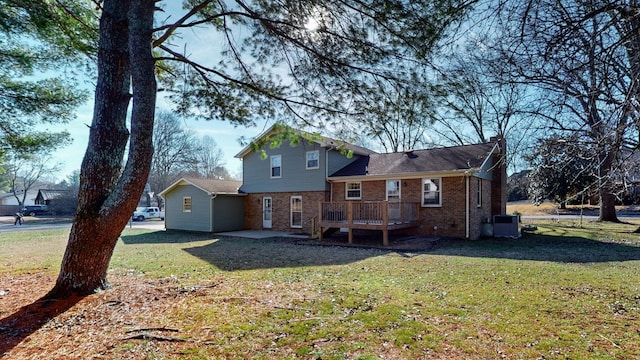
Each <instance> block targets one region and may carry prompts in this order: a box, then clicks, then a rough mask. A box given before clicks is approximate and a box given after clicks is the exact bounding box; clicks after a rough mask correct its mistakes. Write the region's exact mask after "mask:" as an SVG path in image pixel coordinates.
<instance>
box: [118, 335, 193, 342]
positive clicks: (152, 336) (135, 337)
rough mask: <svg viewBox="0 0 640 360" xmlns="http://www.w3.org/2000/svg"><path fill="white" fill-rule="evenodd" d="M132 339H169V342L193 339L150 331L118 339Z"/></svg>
mask: <svg viewBox="0 0 640 360" xmlns="http://www.w3.org/2000/svg"><path fill="white" fill-rule="evenodd" d="M134 339H140V340H156V341H170V342H191V341H193V340H190V339H181V338H177V337H172V336H162V335H154V334H150V333H140V334H135V335H131V336H127V337H125V338H122V339H120V341H126V340H134Z"/></svg>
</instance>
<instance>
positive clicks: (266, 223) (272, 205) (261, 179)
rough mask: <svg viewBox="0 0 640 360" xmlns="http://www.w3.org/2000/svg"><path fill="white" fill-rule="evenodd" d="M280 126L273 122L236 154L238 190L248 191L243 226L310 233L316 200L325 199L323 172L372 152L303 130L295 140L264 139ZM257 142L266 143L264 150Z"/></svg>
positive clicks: (327, 194) (327, 187)
mask: <svg viewBox="0 0 640 360" xmlns="http://www.w3.org/2000/svg"><path fill="white" fill-rule="evenodd" d="M280 128H281V127H280V126H278V125H274V126H273V127H271V128H270V129H268V130H267V131H265V132H264V133H262V134H261V135H260V136H258V137H257V138H256V139H255V140H254V143H253V144H250V145H248V146H247V147H245V148H244V149H243V150H242V151H240V152H239V153H238V154H237V155H236V157H237V158H240V159H242V169H243V182H242V187H241V188H240V191H241V192H242V193H245V194H246V195H247V197H246V200H245V227H246V228H248V229H273V230H279V231H294V232H300V233H306V234H311V233H313V232H314V229H313V227H314V226H313V223H314V219H315V220H316V221H317V220H318V211H319V210H318V209H319V205H320V203H322V202H326V201H329V200H330V196H331V186H330V183H329V182H328V181H327V177H328V176H329V175H330V174H332V173H334V172H336V171H338V170H339V169H341V168H343V167H344V166H346V165H348V164H350V163H352V162H354V161H356V160H358V159H359V158H360V157H362V156H366V155H369V154H373V153H374V151H371V150H368V149H365V148H362V147H358V146H355V145H352V144H348V143H344V142H340V141H337V140H333V139H330V138H327V137H322V136H314V135H312V134H309V133H305V132H302V131H296V133H297V134H298V135H299V136H301V138H300V139H298V140H299V141H295V142H294V144H292V143H291V141H290V140H284V141H283V143H282V144H281V145H280V146H278V147H275V148H272V147H271V146H269V143H270V140H269V139H270V137H272V136H274V135H277V134H278V132H279V129H280ZM257 143H263V144H265V146H262V147H261V148H262V149H263V151H264V153H263V152H262V151H260V150H259V149H258V146H256V144H257ZM265 156H266V157H265Z"/></svg>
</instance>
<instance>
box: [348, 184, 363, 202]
mask: <svg viewBox="0 0 640 360" xmlns="http://www.w3.org/2000/svg"><path fill="white" fill-rule="evenodd" d="M345 186H346V189H345V191H346V196H345V198H346V199H347V200H360V199H362V183H361V182H359V181H356V182H347V183H346V185H345Z"/></svg>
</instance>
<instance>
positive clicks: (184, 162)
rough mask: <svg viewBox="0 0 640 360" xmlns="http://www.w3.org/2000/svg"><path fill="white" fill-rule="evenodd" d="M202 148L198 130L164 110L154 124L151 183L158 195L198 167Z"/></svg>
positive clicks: (152, 188)
mask: <svg viewBox="0 0 640 360" xmlns="http://www.w3.org/2000/svg"><path fill="white" fill-rule="evenodd" d="M199 151H200V148H199V146H198V141H197V137H196V135H195V133H194V132H193V131H191V130H186V129H184V128H183V126H182V122H181V120H180V119H179V118H178V116H177V115H175V114H173V113H169V112H161V113H159V114H158V116H157V117H156V121H155V123H154V126H153V159H152V161H151V172H150V173H149V181H148V182H149V185H150V186H151V190H152V191H154V192H155V193H156V194H157V193H160V191H162V190H164V189H166V188H167V187H168V186H169V185H171V184H172V183H174V182H175V181H176V180H177V179H178V178H179V177H181V176H182V175H183V174H185V173H189V172H192V171H193V170H194V169H196V167H197V163H198V160H197V156H198V155H197V154H198V152H199Z"/></svg>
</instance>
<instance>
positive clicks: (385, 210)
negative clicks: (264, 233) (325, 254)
mask: <svg viewBox="0 0 640 360" xmlns="http://www.w3.org/2000/svg"><path fill="white" fill-rule="evenodd" d="M278 131H282V128H278V127H277V126H276V127H272V128H271V129H269V130H267V131H266V132H265V133H263V134H261V135H260V136H258V137H257V138H256V140H255V142H254V144H252V145H249V146H247V147H245V148H244V149H243V150H242V151H241V152H239V153H238V154H237V155H236V157H238V158H241V159H242V161H243V182H242V186H241V188H240V191H241V192H242V193H244V194H246V198H245V227H246V228H248V229H274V230H280V231H298V232H301V233H307V234H314V233H316V232H318V233H319V235H320V236H321V237H322V234H323V232H324V231H326V230H329V229H336V228H337V229H342V230H346V231H348V232H349V241H352V233H353V230H354V229H368V230H380V231H382V235H383V243H384V244H387V243H388V236H389V231H392V230H399V229H403V231H405V232H410V233H416V234H429V235H436V236H450V237H458V238H467V239H477V238H479V237H480V236H481V235H482V231H483V224H486V223H490V222H491V221H492V219H493V216H494V215H499V214H504V213H505V211H506V190H505V186H506V167H505V166H504V163H505V162H504V160H505V159H504V154H505V150H506V149H505V146H506V145H505V143H504V141H502V140H498V139H492V140H491V141H490V142H488V143H483V144H474V145H465V146H453V147H446V148H436V149H427V150H414V151H406V152H400V153H388V154H379V153H376V152H374V151H371V150H368V149H365V148H362V147H358V146H354V145H352V144H347V143H341V142H338V141H336V140H333V139H330V138H326V137H322V136H313V135H311V134H308V133H304V132H297V133H298V134H299V135H302V138H301V139H300V140H299V141H295V142H294V143H291V141H290V140H284V142H283V143H282V144H280V146H273V147H272V146H269V144H270V143H272V141H270V140H269V138H270V137H272V136H274V135H276V134H277V133H278ZM257 144H263V145H257Z"/></svg>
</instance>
